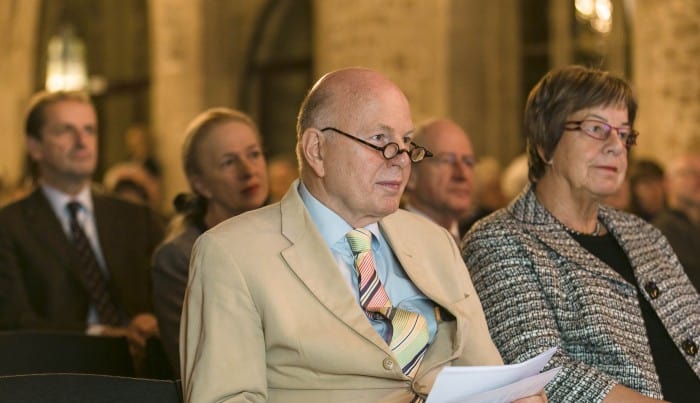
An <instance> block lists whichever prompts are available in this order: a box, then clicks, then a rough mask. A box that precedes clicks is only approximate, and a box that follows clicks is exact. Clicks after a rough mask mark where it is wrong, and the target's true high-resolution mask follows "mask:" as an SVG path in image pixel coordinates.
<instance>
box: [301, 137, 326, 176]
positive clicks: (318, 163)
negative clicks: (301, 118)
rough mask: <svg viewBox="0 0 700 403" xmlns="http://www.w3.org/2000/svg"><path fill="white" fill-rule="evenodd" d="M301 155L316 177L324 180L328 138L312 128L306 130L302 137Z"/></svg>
mask: <svg viewBox="0 0 700 403" xmlns="http://www.w3.org/2000/svg"><path fill="white" fill-rule="evenodd" d="M301 154H302V156H303V157H304V160H306V163H307V164H308V165H309V168H311V170H313V171H314V173H315V174H316V176H318V177H319V178H323V177H324V176H325V174H326V168H325V166H324V162H325V156H326V155H325V154H326V136H324V135H323V133H321V131H320V130H317V129H315V128H312V127H310V128H308V129H306V130H304V133H302V135H301Z"/></svg>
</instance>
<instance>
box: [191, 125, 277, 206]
mask: <svg viewBox="0 0 700 403" xmlns="http://www.w3.org/2000/svg"><path fill="white" fill-rule="evenodd" d="M197 161H198V162H199V166H200V170H201V172H200V174H199V175H195V176H194V177H193V178H192V185H193V186H194V187H195V189H196V190H197V192H198V193H199V194H201V195H202V196H204V197H205V198H206V199H207V201H208V205H207V208H208V209H212V208H214V209H217V210H219V211H221V212H225V213H227V214H228V215H230V216H234V215H237V214H240V213H242V212H245V211H248V210H252V209H255V208H258V207H260V206H262V204H263V203H264V202H265V199H266V198H267V191H268V182H267V169H266V165H265V157H264V156H263V152H262V147H261V145H260V142H259V141H258V137H257V136H256V134H255V132H254V131H253V129H252V128H251V127H250V126H248V125H246V124H244V123H241V122H235V121H231V122H225V123H221V124H219V125H218V126H216V127H214V128H213V129H212V130H211V132H210V133H209V134H208V135H207V136H206V137H205V138H204V141H202V143H201V144H200V146H199V150H198V153H197Z"/></svg>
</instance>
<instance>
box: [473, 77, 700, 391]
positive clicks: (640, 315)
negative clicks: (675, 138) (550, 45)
mask: <svg viewBox="0 0 700 403" xmlns="http://www.w3.org/2000/svg"><path fill="white" fill-rule="evenodd" d="M636 112H637V101H636V98H635V97H634V95H633V93H632V89H631V88H630V86H629V84H627V83H626V82H625V81H624V80H623V79H621V78H618V77H615V76H613V75H610V74H608V73H606V72H602V71H599V70H595V69H588V68H584V67H580V66H569V67H565V68H563V69H560V70H554V71H551V72H549V73H548V74H546V75H545V76H544V77H543V78H542V79H541V80H540V81H539V83H538V84H537V85H536V86H535V87H534V88H533V90H532V91H531V92H530V95H529V97H528V100H527V103H526V106H525V114H524V116H525V122H524V123H525V124H524V127H525V136H526V140H527V152H528V157H529V167H530V169H529V177H530V181H531V184H530V187H529V189H528V190H527V191H526V192H525V193H523V194H521V195H520V197H519V198H518V199H516V200H515V202H514V203H513V204H511V205H510V206H508V207H507V208H505V209H501V210H499V211H498V212H496V213H495V214H493V215H491V216H489V217H488V218H486V219H484V220H481V221H480V222H479V223H477V224H476V225H475V226H474V228H472V230H471V231H470V232H469V233H468V234H467V235H466V236H465V238H464V241H463V244H462V245H463V251H462V254H463V257H464V260H465V262H466V263H467V267H468V268H469V271H470V272H471V275H472V278H473V280H474V286H475V287H476V290H477V291H478V293H479V296H480V297H481V300H482V302H483V306H484V311H485V313H486V318H487V320H488V324H489V328H490V330H491V336H492V337H493V340H494V342H495V343H496V346H498V348H499V351H500V352H501V354H502V355H503V358H504V360H505V361H506V362H508V363H513V362H519V361H524V360H526V359H528V358H531V357H533V356H534V355H536V354H539V353H541V352H543V351H544V350H546V349H547V348H549V347H551V346H558V347H559V351H558V352H557V354H555V356H554V357H553V358H552V360H551V361H550V364H549V365H550V366H558V365H561V366H562V367H563V369H562V371H561V372H560V373H559V374H558V375H557V377H556V378H555V379H554V380H553V381H552V382H550V383H549V385H547V387H546V388H545V391H546V392H547V395H548V396H549V397H550V398H551V399H552V401H557V402H558V401H571V402H600V401H605V402H618V401H625V402H626V401H635V402H645V401H656V399H661V398H662V397H664V398H666V399H670V400H672V401H689V398H690V397H694V398H697V397H698V396H700V378H698V374H700V354H698V343H699V342H700V296H699V295H698V293H697V292H696V290H695V289H694V288H693V286H692V284H691V283H690V281H689V280H688V276H687V275H686V274H685V272H684V271H683V267H682V266H681V264H680V262H679V261H678V259H677V258H676V256H675V255H674V253H673V250H671V247H670V246H669V244H668V243H667V242H666V239H665V238H664V236H663V235H662V234H661V232H659V230H657V229H656V228H654V227H652V226H651V225H650V224H648V223H646V222H645V221H644V220H642V219H640V218H639V217H637V216H635V215H632V214H629V213H624V212H621V211H619V210H615V209H611V208H609V207H606V206H604V205H601V201H602V200H603V199H604V198H605V197H607V196H609V195H611V194H613V193H614V192H616V191H617V190H618V188H619V186H620V184H621V183H622V181H623V178H624V176H625V170H626V168H627V154H628V152H629V149H630V148H631V147H632V146H633V145H634V144H635V141H636V138H637V132H636V131H635V130H634V129H633V126H634V119H635V115H636Z"/></svg>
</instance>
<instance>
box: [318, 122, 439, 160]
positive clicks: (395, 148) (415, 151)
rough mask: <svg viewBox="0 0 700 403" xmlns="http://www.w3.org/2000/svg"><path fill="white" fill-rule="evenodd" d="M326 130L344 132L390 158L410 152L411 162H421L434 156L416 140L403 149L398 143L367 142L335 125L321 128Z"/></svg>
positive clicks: (344, 134) (346, 135)
mask: <svg viewBox="0 0 700 403" xmlns="http://www.w3.org/2000/svg"><path fill="white" fill-rule="evenodd" d="M326 130H332V131H334V132H336V133H338V134H342V135H343V136H345V137H348V138H351V139H353V140H355V141H357V142H359V143H362V144H364V145H366V146H367V147H371V148H374V149H375V150H377V151H380V152H381V153H382V156H383V157H384V158H385V159H388V160H390V159H392V158H394V157H396V156H397V155H399V154H401V153H406V154H408V158H410V159H411V162H421V161H423V159H424V158H429V157H432V156H433V153H431V152H430V151H428V150H427V149H426V148H425V147H421V146H419V145H418V144H416V143H414V142H411V147H410V148H408V149H403V150H402V149H401V146H400V145H398V144H396V143H388V144H387V145H385V146H383V147H380V146H375V145H374V144H372V143H368V142H366V141H364V140H362V139H360V138H358V137H355V136H353V135H352V134H350V133H345V132H344V131H342V130H338V129H336V128H335V127H325V128H323V129H321V131H322V132H324V131H326Z"/></svg>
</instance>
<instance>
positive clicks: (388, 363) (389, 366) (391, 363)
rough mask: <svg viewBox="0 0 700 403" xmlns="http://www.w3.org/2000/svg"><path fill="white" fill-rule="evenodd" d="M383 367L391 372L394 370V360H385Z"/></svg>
mask: <svg viewBox="0 0 700 403" xmlns="http://www.w3.org/2000/svg"><path fill="white" fill-rule="evenodd" d="M382 365H383V366H384V369H386V370H387V371H389V370H391V369H392V368H394V360H392V359H391V358H389V357H387V358H385V359H384V362H382Z"/></svg>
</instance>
